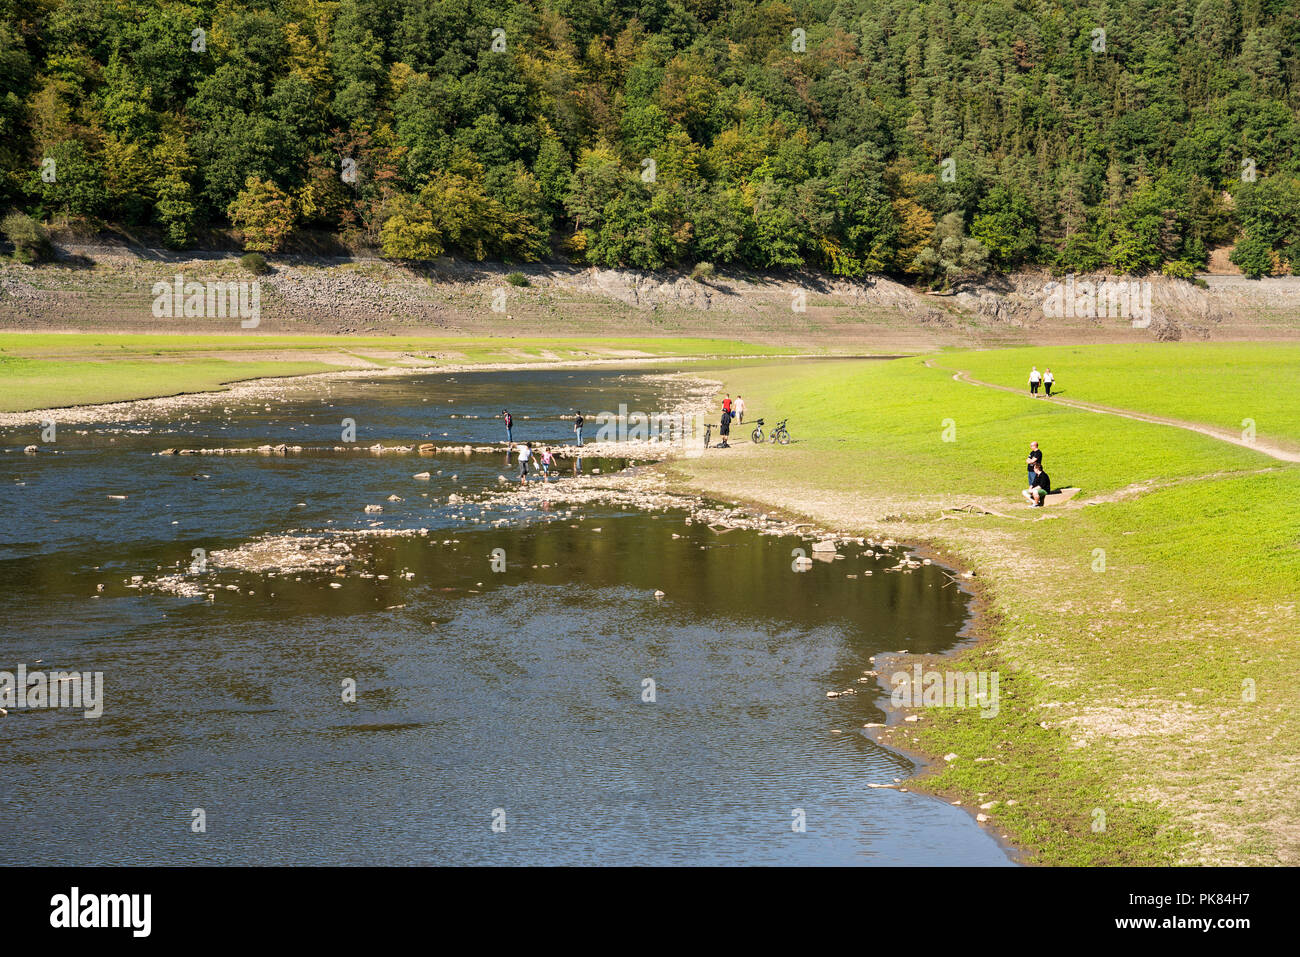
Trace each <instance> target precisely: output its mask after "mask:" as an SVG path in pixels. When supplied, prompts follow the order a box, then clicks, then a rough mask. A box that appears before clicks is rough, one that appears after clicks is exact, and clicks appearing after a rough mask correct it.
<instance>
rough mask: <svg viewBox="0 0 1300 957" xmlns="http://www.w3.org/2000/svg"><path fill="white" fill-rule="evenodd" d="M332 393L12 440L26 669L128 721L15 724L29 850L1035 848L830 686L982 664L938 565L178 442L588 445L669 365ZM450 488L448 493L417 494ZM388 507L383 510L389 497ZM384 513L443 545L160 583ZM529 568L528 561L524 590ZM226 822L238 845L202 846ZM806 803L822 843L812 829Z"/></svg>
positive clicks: (16, 846)
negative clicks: (140, 584)
mask: <svg viewBox="0 0 1300 957" xmlns="http://www.w3.org/2000/svg"><path fill="white" fill-rule="evenodd" d="M320 389H321V387H320V386H318V385H314V386H310V387H301V388H297V389H295V390H294V391H293V392H291V393H290V394H289V396H288V397H286V399H284V400H282V401H278V402H275V403H271V409H270V411H268V410H267V408H266V404H265V403H259V404H258V405H257V406H255V407H251V408H250V407H240V408H231V411H230V412H229V413H226V412H224V411H223V410H224V409H226V408H229V406H228V405H223V404H222V403H221V402H220V401H219V400H218V401H215V402H214V403H213V404H212V406H211V408H210V409H209V410H207V411H200V412H195V413H193V414H192V415H191V417H190V418H189V419H187V420H181V421H179V422H152V423H121V424H118V425H95V426H85V427H80V428H82V429H84V431H86V432H87V433H88V434H86V435H77V434H76V433H77V430H78V428H79V427H76V426H63V427H61V429H60V433H59V441H58V443H57V446H56V447H57V448H58V449H59V450H60V452H61V453H62V454H60V455H57V456H52V455H45V454H43V455H38V456H23V455H21V454H19V453H16V452H13V451H11V452H9V453H7V454H6V455H4V457H3V459H2V461H3V463H4V467H5V470H6V473H7V474H6V480H5V487H4V488H3V489H2V490H0V494H3V495H4V496H5V499H6V509H5V511H6V514H7V515H9V516H11V519H10V521H8V522H6V523H5V527H4V528H3V529H2V530H0V607H2V608H3V618H4V621H5V622H6V629H5V633H6V640H5V643H4V647H5V662H4V664H3V667H5V668H13V667H16V665H17V663H19V662H25V663H27V664H28V666H29V668H36V667H44V668H61V669H77V670H89V671H103V672H104V675H105V684H106V692H105V699H106V701H105V710H104V714H103V716H102V717H101V718H99V719H97V720H86V719H84V718H83V717H82V716H81V713H80V711H75V712H69V711H11V712H10V714H9V715H8V716H7V717H4V718H0V740H2V742H3V747H4V754H5V759H4V760H5V763H6V765H7V769H6V770H7V772H8V773H7V775H6V780H7V786H6V789H5V795H4V798H3V800H2V801H0V830H2V831H3V833H4V834H5V842H4V845H3V849H2V850H0V860H3V861H4V862H6V863H63V862H66V863H87V864H89V863H274V864H280V863H381V864H382V863H393V864H484V863H504V864H538V863H542V864H582V863H600V864H614V863H617V864H637V863H646V864H661V863H702V864H739V863H764V864H781V863H828V864H973V863H979V864H987V863H1005V862H1006V858H1005V856H1004V854H1003V853H1002V852H1001V851H1000V850H999V849H998V848H997V847H996V845H995V844H994V842H993V841H992V840H991V838H990V837H989V836H988V835H987V834H985V833H984V832H983V831H982V830H981V829H979V828H978V827H977V826H976V825H975V824H974V822H972V821H971V819H970V817H969V816H968V815H967V814H966V813H964V812H963V811H961V810H960V809H958V808H953V807H949V806H947V805H945V804H943V803H942V802H939V801H935V800H932V799H928V798H924V797H922V796H920V795H916V794H911V793H901V792H897V791H889V790H871V789H868V788H867V787H866V785H867V783H868V782H889V781H891V780H892V779H893V778H895V777H901V776H903V775H905V774H906V773H908V771H909V770H910V764H909V763H908V762H907V761H906V760H905V759H903V758H902V757H900V756H898V755H895V754H893V753H891V752H888V751H886V750H883V749H881V748H879V747H877V746H876V745H874V744H873V743H872V742H870V741H869V740H867V739H866V738H865V737H864V736H863V735H862V733H861V730H860V729H861V726H862V725H863V724H864V723H867V722H870V721H877V720H880V719H881V716H882V715H881V712H880V711H879V710H878V709H877V708H876V707H875V704H874V697H873V695H872V694H870V693H867V690H866V689H867V688H868V686H867V685H856V687H859V688H861V689H863V692H864V693H862V694H858V695H856V696H852V697H846V698H839V699H834V700H828V699H827V698H826V697H825V694H826V692H827V691H828V690H839V689H843V688H845V687H848V686H850V685H854V682H855V681H856V679H857V678H858V677H859V676H860V675H861V674H862V672H863V670H864V669H867V668H869V667H870V664H869V661H868V659H869V658H870V656H871V655H873V654H875V653H877V652H879V651H883V650H896V649H900V648H908V649H911V650H914V651H940V650H943V649H945V648H948V647H951V646H952V644H953V643H954V641H955V640H956V639H955V636H956V633H957V631H958V629H959V628H960V627H961V625H962V623H963V621H964V619H965V615H966V607H965V599H964V597H963V596H962V595H961V594H960V593H959V592H958V591H957V589H956V588H954V587H943V586H944V585H945V584H946V583H947V579H946V578H945V577H943V576H942V575H941V574H940V573H939V572H938V571H937V570H935V569H933V568H922V569H919V570H918V571H916V572H915V573H912V574H910V575H885V574H876V575H874V576H872V577H870V578H867V577H859V578H853V579H851V578H847V577H846V576H847V575H848V574H857V573H860V572H861V571H863V570H865V569H867V568H876V569H879V568H882V567H884V565H885V564H887V563H882V562H875V561H874V560H873V559H870V558H865V557H860V556H859V555H858V552H857V550H855V549H848V550H847V554H849V555H850V557H849V558H848V559H846V560H844V561H837V562H834V563H830V564H823V563H817V564H815V565H814V567H813V568H812V570H811V571H809V572H807V573H803V574H794V573H793V572H792V571H791V569H790V561H791V559H790V553H791V549H792V548H793V547H796V546H799V545H804V544H805V543H803V542H800V541H798V540H795V539H785V538H780V537H775V536H763V535H760V534H757V533H754V532H750V531H744V530H738V531H733V532H730V533H727V534H725V535H718V534H716V533H714V532H712V531H710V530H709V529H707V528H704V527H701V526H699V525H686V524H684V523H683V517H684V515H683V514H682V513H678V512H675V511H670V512H666V513H639V512H632V513H629V512H623V511H618V510H615V509H612V508H610V507H599V506H582V507H578V506H572V507H571V506H565V509H566V510H567V509H569V508H572V514H571V515H566V514H559V513H551V514H547V513H543V512H540V511H538V512H531V513H530V512H517V511H514V512H509V513H505V512H503V513H501V514H499V515H493V514H490V513H489V514H487V515H486V516H485V517H487V518H489V519H491V518H493V517H496V518H500V517H502V516H505V517H508V518H509V519H510V522H509V524H508V525H507V526H504V527H485V526H484V525H470V526H465V525H464V524H463V523H461V522H460V521H459V519H457V518H456V517H455V516H456V513H457V512H458V511H459V510H453V509H448V508H447V507H446V506H445V505H440V504H439V503H441V502H445V500H446V496H447V495H448V494H449V493H450V492H453V491H456V492H460V493H462V494H465V493H471V494H472V493H474V492H476V491H478V490H481V489H482V488H485V487H492V486H494V485H495V484H496V480H497V476H498V475H499V474H503V473H504V474H513V473H512V472H509V471H507V470H506V468H505V465H504V461H503V459H502V458H498V457H497V456H486V455H485V456H473V457H470V458H468V459H466V458H463V457H448V456H439V457H437V458H434V459H428V458H417V457H415V456H413V455H412V456H384V457H372V456H368V455H365V454H364V453H355V454H350V455H319V456H299V457H286V458H264V457H260V456H258V457H246V456H240V457H220V458H213V457H202V458H199V457H172V456H166V457H160V456H153V455H151V454H150V453H151V452H153V451H156V450H158V449H161V448H164V447H169V446H180V445H186V446H196V445H203V444H206V445H209V446H211V445H223V444H225V445H256V444H262V443H267V442H270V443H273V444H274V443H279V442H288V443H289V444H302V445H316V444H320V445H329V444H337V442H338V438H339V434H338V433H339V425H338V423H339V421H340V420H341V418H342V417H344V416H348V417H352V418H354V419H355V420H356V422H357V426H358V436H357V438H358V442H359V443H362V444H368V443H370V442H374V441H382V442H387V443H395V442H411V441H414V440H419V441H429V440H432V441H435V442H437V441H458V442H459V441H465V442H471V443H480V442H488V441H499V440H500V439H502V438H504V434H500V435H498V434H497V433H499V432H501V433H503V429H502V427H501V425H500V422H499V420H494V419H492V418H490V416H492V415H494V414H495V413H498V412H499V411H500V409H501V407H502V406H503V405H509V407H510V408H511V410H512V411H513V412H514V413H515V415H516V417H517V418H518V420H519V421H518V424H517V425H516V432H515V437H516V440H519V439H530V438H531V439H540V440H543V441H548V442H554V443H556V444H558V443H560V442H563V441H567V440H568V439H569V436H570V435H571V433H570V431H569V430H570V426H569V423H568V422H567V421H565V420H562V419H560V418H558V415H559V414H560V413H562V412H568V411H570V410H571V409H572V408H574V407H581V408H583V410H584V411H588V412H590V411H599V410H602V409H610V410H613V409H617V407H618V403H619V402H626V403H628V405H629V407H630V408H632V409H634V410H635V409H638V408H639V409H644V410H647V411H659V410H660V409H662V408H664V404H663V402H664V400H663V398H662V397H661V396H660V393H661V392H662V390H663V389H664V385H663V383H662V382H660V381H658V380H651V379H644V378H642V377H639V376H637V375H634V374H615V373H584V372H529V373H481V374H473V375H466V374H462V375H458V376H454V377H445V376H425V377H420V378H412V379H402V380H389V381H383V382H378V383H367V382H335V383H332V384H331V385H330V386H329V387H328V392H327V394H325V395H323V396H322V395H321V393H320V392H319V391H317V390H320ZM448 400H450V401H448ZM453 413H454V414H455V415H457V416H479V418H461V417H458V418H454V419H453V418H450V417H449V416H450V415H451V414H453ZM525 416H531V418H524V417H525ZM444 433H446V434H445V436H444ZM32 441H34V437H32V436H29V435H26V434H20V433H18V432H17V431H13V430H10V432H9V433H7V434H5V435H4V436H3V443H4V445H6V446H7V447H10V448H15V447H16V448H21V447H22V446H23V445H26V444H27V443H29V442H32ZM723 454H725V453H723ZM774 455H779V451H777V450H774ZM593 464H594V463H588V467H589V468H590V467H591V466H592V465H593ZM604 464H605V466H606V467H607V468H608V467H612V466H615V465H616V463H604ZM425 469H429V470H430V471H432V472H434V473H435V474H434V475H433V477H432V479H431V481H430V482H427V483H426V482H416V481H413V480H412V479H411V475H412V473H414V472H416V471H423V470H425ZM439 470H441V472H442V474H441V475H438V474H436V473H437V472H438V471H439ZM453 474H454V475H455V476H456V479H455V480H454V481H453V480H452V478H451V476H452V475H453ZM110 494H126V495H127V496H128V497H127V499H126V500H125V501H116V500H110V499H108V498H107V496H108V495H110ZM390 494H397V495H400V496H402V498H403V501H402V502H400V503H388V502H386V501H385V499H386V497H387V496H388V495H390ZM425 494H427V496H428V497H423V496H424V495H425ZM381 502H382V503H383V504H384V505H385V511H384V513H382V514H381V515H366V514H364V512H363V511H362V510H363V508H364V506H365V505H366V504H370V503H381ZM571 526H576V527H571ZM372 527H378V528H384V529H393V528H401V529H417V528H428V529H430V534H428V535H426V536H420V535H414V536H409V537H395V538H367V539H360V540H351V539H350V541H351V543H352V545H353V548H354V551H355V561H354V563H353V568H352V569H351V570H350V572H349V574H348V575H347V576H346V577H342V578H339V577H335V576H334V575H332V574H330V573H328V572H325V571H313V572H303V573H295V574H291V575H283V576H273V577H263V576H259V575H255V574H251V573H242V572H237V571H232V570H228V569H227V570H221V569H214V570H213V571H211V572H209V573H208V576H207V580H209V582H215V583H216V584H217V585H218V586H222V587H218V588H217V589H216V590H215V591H214V595H215V598H214V600H213V601H211V602H208V601H206V600H205V599H204V598H202V597H200V598H178V597H172V596H169V595H159V594H154V593H142V592H141V591H140V590H138V589H131V588H128V587H127V585H126V584H125V583H126V582H129V580H130V578H131V576H133V575H143V576H145V577H146V579H147V580H148V579H153V578H156V577H157V576H158V575H160V574H163V573H167V572H172V571H175V570H177V567H178V564H179V565H183V564H187V563H188V562H189V560H190V550H191V549H192V548H194V547H202V548H204V549H205V550H207V551H208V552H213V551H216V550H218V549H223V548H232V547H237V546H239V545H241V544H244V543H246V542H248V541H250V540H253V539H256V538H258V537H259V536H263V535H268V534H280V533H284V532H287V531H293V530H301V531H305V532H312V533H317V534H319V533H322V532H325V533H328V532H333V531H344V530H346V531H358V530H365V529H369V528H372ZM596 529H599V531H596ZM673 533H676V534H677V535H678V536H680V537H678V538H673V537H672V536H673ZM444 542H446V543H447V544H443V543H444ZM495 548H502V549H504V550H505V553H506V558H507V565H506V571H505V572H504V573H500V574H496V573H493V572H492V571H491V568H490V558H489V556H490V553H491V551H492V550H493V549H495ZM534 566H536V567H534ZM361 571H365V572H367V573H369V574H373V575H375V576H379V575H386V576H388V577H387V578H386V579H381V578H379V577H374V578H362V577H360V575H359V574H358V573H359V572H361ZM403 573H411V574H412V576H413V577H411V579H410V580H407V579H405V578H403V577H402V575H403ZM330 582H338V583H340V584H341V585H342V587H341V588H337V589H332V588H330V587H329V583H330ZM100 583H104V584H105V589H104V591H103V593H102V595H101V596H100V597H94V596H96V594H97V592H96V585H97V584H100ZM232 584H233V585H235V586H236V587H237V588H238V591H229V590H227V589H226V588H225V587H223V586H225V585H232ZM656 589H662V590H663V591H664V592H665V593H666V596H665V597H664V598H663V599H658V600H656V599H655V598H654V597H653V593H654V591H655V590H656ZM38 660H40V661H41V662H42V663H41V664H40V665H37V664H35V662H37V661H38ZM349 678H350V679H354V680H355V682H356V685H357V689H358V696H357V702H356V703H354V704H349V703H344V702H343V701H342V692H341V686H342V682H343V681H344V680H345V679H349ZM647 678H651V679H653V680H654V682H655V692H656V701H654V702H653V703H648V702H644V701H642V691H643V682H644V681H645V679H647ZM836 730H838V731H840V732H842V733H838V734H836V733H833V732H834V731H836ZM194 808H203V809H204V811H205V812H206V816H207V832H206V833H204V834H195V833H192V832H191V830H190V822H191V812H192V810H193V809H194ZM796 808H799V809H802V810H803V812H804V813H805V814H806V817H807V832H806V833H795V832H794V831H792V829H791V820H792V811H793V810H794V809H796ZM496 809H501V810H502V811H504V815H505V821H506V830H505V832H504V833H494V832H493V831H492V829H491V824H492V820H493V814H494V811H495V810H496Z"/></svg>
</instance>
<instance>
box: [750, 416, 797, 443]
mask: <svg viewBox="0 0 1300 957" xmlns="http://www.w3.org/2000/svg"><path fill="white" fill-rule="evenodd" d="M789 421H790V420H789V419H788V418H786V419H782V420H781V421H780V422H778V423H777V424H776V426H775V427H774V428H773V429H772V431H771V433H770V434H769V435H768V441H770V442H776V443H778V444H780V445H789V444H790V433H789V432H788V431H786V427H785V424H786V423H787V422H789ZM765 424H766V423H765V422H764V420H762V419H757V420H756V421H755V422H754V431H753V432H751V433H749V437H750V438H751V439H753V440H754V443H755V444H756V445H762V444H763V426H764V425H765Z"/></svg>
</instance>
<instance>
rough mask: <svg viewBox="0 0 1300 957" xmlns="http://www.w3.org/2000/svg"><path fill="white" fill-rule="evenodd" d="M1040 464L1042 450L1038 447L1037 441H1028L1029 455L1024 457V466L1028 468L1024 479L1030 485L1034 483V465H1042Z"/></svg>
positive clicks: (1041, 461)
mask: <svg viewBox="0 0 1300 957" xmlns="http://www.w3.org/2000/svg"><path fill="white" fill-rule="evenodd" d="M1042 464H1043V453H1042V450H1041V449H1039V447H1038V443H1037V442H1030V443H1029V457H1028V458H1027V459H1025V468H1026V469H1027V470H1028V474H1027V475H1026V477H1025V480H1026V481H1027V482H1029V484H1030V485H1033V484H1034V466H1035V465H1042Z"/></svg>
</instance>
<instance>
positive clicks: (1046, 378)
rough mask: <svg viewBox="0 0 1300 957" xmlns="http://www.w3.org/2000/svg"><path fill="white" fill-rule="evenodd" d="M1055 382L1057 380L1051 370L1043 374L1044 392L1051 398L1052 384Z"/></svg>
mask: <svg viewBox="0 0 1300 957" xmlns="http://www.w3.org/2000/svg"><path fill="white" fill-rule="evenodd" d="M1055 381H1056V379H1055V378H1054V377H1053V375H1052V370H1051V369H1048V370H1047V371H1046V372H1044V373H1043V391H1044V392H1046V393H1047V394H1048V395H1049V396H1050V395H1051V394H1052V383H1053V382H1055Z"/></svg>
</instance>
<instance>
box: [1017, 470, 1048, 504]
mask: <svg viewBox="0 0 1300 957" xmlns="http://www.w3.org/2000/svg"><path fill="white" fill-rule="evenodd" d="M1051 490H1052V480H1051V479H1050V478H1048V477H1047V473H1046V472H1044V471H1043V467H1042V466H1041V465H1035V466H1034V477H1033V479H1032V480H1031V481H1030V483H1029V488H1027V489H1025V490H1024V492H1022V493H1021V494H1022V495H1024V497H1025V500H1026V501H1027V502H1029V504H1030V505H1032V506H1034V507H1035V508H1042V507H1043V506H1044V505H1045V504H1046V503H1047V493H1048V492H1050V491H1051Z"/></svg>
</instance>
